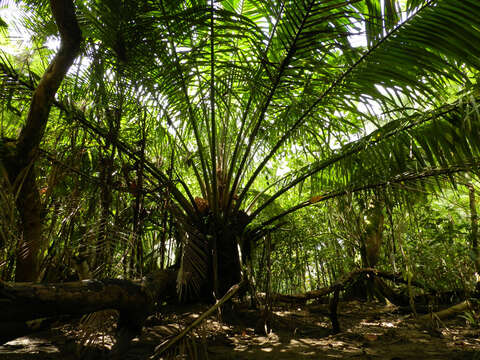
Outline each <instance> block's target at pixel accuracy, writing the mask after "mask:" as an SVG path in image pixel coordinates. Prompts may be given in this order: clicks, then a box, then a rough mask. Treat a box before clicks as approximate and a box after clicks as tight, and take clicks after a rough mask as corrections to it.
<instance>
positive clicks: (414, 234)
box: [0, 0, 480, 291]
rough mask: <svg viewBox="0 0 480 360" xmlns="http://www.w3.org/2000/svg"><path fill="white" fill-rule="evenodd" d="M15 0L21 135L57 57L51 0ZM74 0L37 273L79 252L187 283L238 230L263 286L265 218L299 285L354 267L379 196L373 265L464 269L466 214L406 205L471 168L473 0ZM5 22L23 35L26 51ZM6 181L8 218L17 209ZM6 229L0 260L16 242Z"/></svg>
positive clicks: (6, 106)
mask: <svg viewBox="0 0 480 360" xmlns="http://www.w3.org/2000/svg"><path fill="white" fill-rule="evenodd" d="M24 4H25V6H26V7H27V6H30V8H31V9H34V10H30V11H25V12H24V13H23V14H22V17H21V19H19V20H17V23H16V24H9V28H8V30H9V31H10V36H11V38H8V36H7V35H5V34H3V33H2V34H0V36H2V44H6V46H3V45H2V49H1V52H0V80H1V81H0V87H1V91H0V124H1V136H2V138H11V139H15V138H16V136H17V135H18V131H19V129H20V128H21V126H22V124H23V121H24V119H25V118H26V114H27V112H28V109H29V103H30V99H31V95H32V92H33V91H34V90H35V87H36V86H37V84H38V80H39V79H40V77H41V76H42V74H43V72H44V71H45V69H46V68H47V66H48V63H49V61H50V59H51V58H52V56H53V55H54V51H53V50H51V48H52V47H53V46H52V45H51V44H52V41H53V40H54V39H55V38H56V33H57V29H56V27H55V26H54V22H53V19H52V17H51V12H50V9H49V7H48V6H47V5H46V2H41V4H39V3H38V2H36V1H26V2H25V3H24ZM75 4H76V7H77V16H78V19H79V23H80V26H81V28H82V32H83V36H84V38H85V42H84V45H83V48H82V53H81V56H80V57H79V58H78V59H77V60H76V62H75V64H74V66H73V67H72V68H71V71H70V72H69V74H68V76H67V78H66V79H65V81H64V82H63V83H62V88H61V89H60V91H59V93H58V94H57V97H56V101H55V103H54V110H53V111H52V112H51V114H50V119H49V122H48V125H47V131H46V135H45V137H44V138H43V142H42V145H41V151H40V155H39V157H40V158H39V160H38V165H39V171H38V183H39V190H40V192H41V196H42V203H43V205H44V214H45V218H44V225H45V226H44V229H45V231H44V236H45V238H46V241H45V246H44V247H43V250H42V252H43V254H42V255H43V258H44V259H45V261H44V268H45V269H48V268H54V267H55V266H61V264H65V266H66V267H67V268H71V264H73V262H74V261H76V260H75V259H77V258H84V257H90V260H89V265H90V270H91V271H92V273H93V274H94V275H98V276H103V275H123V276H138V275H140V274H142V273H143V272H144V271H147V270H148V271H150V270H153V269H154V268H156V267H164V266H166V265H167V264H168V265H170V264H171V262H173V261H177V260H178V258H182V257H183V260H184V261H183V262H182V264H184V265H185V264H190V265H188V266H187V265H185V266H182V272H183V278H182V277H180V279H181V281H186V279H187V278H188V279H190V280H191V281H193V282H194V283H195V284H196V285H198V284H201V281H202V280H205V277H207V276H209V273H211V272H212V271H213V270H210V268H211V267H212V264H211V259H209V256H210V255H209V254H211V253H212V252H211V251H210V250H209V249H206V248H205V246H206V245H205V244H207V243H208V244H210V243H211V241H210V240H211V239H212V238H215V237H216V236H219V239H216V241H227V240H225V239H223V238H221V236H220V235H218V234H225V233H226V232H227V231H226V230H230V229H232V228H234V229H235V231H236V232H235V234H234V235H233V236H232V238H233V239H235V240H234V241H238V242H239V243H242V242H243V241H245V239H246V240H247V242H250V241H251V242H253V243H254V246H253V248H254V253H253V260H254V263H255V264H256V270H257V276H258V278H259V282H260V283H262V280H261V279H262V273H263V272H264V263H262V262H263V261H264V254H263V243H262V239H263V237H264V236H265V234H268V233H271V232H272V231H274V230H277V231H276V232H274V233H273V237H274V244H275V253H274V255H273V256H274V262H273V269H274V271H275V273H277V274H279V275H278V277H277V278H276V280H275V281H276V283H275V284H274V288H276V289H278V290H281V291H304V290H307V289H310V288H314V287H319V286H325V285H327V284H329V283H332V282H333V281H335V280H336V279H337V278H338V277H339V276H341V275H342V274H344V273H346V272H348V271H349V270H351V269H352V268H353V267H356V266H360V262H359V252H360V247H361V246H360V243H359V241H360V240H359V239H360V235H361V233H362V231H364V230H365V226H364V225H362V222H361V219H362V218H363V215H364V211H365V209H366V208H367V205H366V204H368V202H369V201H370V200H371V199H372V198H374V197H375V196H380V197H382V198H383V199H384V200H385V204H386V210H385V215H388V211H390V214H389V216H390V221H389V222H388V221H386V224H385V230H384V231H385V235H384V237H385V244H386V246H385V248H384V253H383V254H384V258H383V262H382V263H381V265H380V266H383V267H385V268H387V269H393V270H399V269H401V270H403V271H407V270H408V271H410V272H411V271H413V272H414V273H415V274H414V275H415V276H424V277H425V278H424V279H423V280H425V281H426V282H428V281H434V282H435V284H436V285H439V286H445V287H450V286H467V285H470V284H469V283H468V282H469V281H470V280H468V279H469V278H470V277H471V275H472V274H471V271H470V270H468V266H469V265H471V260H470V258H469V255H468V254H469V248H468V241H467V235H468V232H469V226H470V223H469V220H468V214H467V213H466V212H458V213H456V212H454V209H458V207H457V206H455V207H453V208H451V209H449V206H450V205H448V204H441V206H440V205H439V206H438V207H435V206H434V205H429V206H428V207H422V206H421V205H420V204H419V202H421V201H430V200H431V199H432V196H433V195H432V194H433V193H437V192H441V191H445V189H446V188H447V187H449V186H450V185H456V184H457V183H458V178H457V174H459V173H465V172H471V173H477V172H478V164H479V152H480V140H479V139H480V138H479V137H478V134H479V131H480V112H479V111H478V94H479V92H478V82H477V81H478V70H479V66H480V57H479V55H478V54H477V53H476V52H475V51H472V49H475V48H478V47H479V45H480V29H479V28H478V26H477V19H478V18H479V17H480V5H479V4H478V2H477V1H475V0H468V1H461V2H458V1H454V0H438V1H418V0H416V1H407V2H398V1H395V0H387V1H380V0H361V1H360V0H358V1H356V0H355V1H341V0H328V1H313V0H301V1H298V0H297V1H291V0H288V1H273V0H269V1H256V0H244V1H233V0H224V1H200V0H199V1H177V2H172V1H158V2H152V1H137V2H132V1H130V2H128V1H126V2H125V1H124V2H120V1H115V0H108V1H89V0H85V1H76V2H75ZM32 5H35V7H32ZM1 21H2V22H0V27H4V25H5V24H3V20H1ZM15 28H17V30H18V29H20V30H21V31H24V32H26V33H27V32H28V31H31V32H32V34H33V35H32V37H31V42H30V43H29V44H27V43H26V44H24V51H22V53H14V52H12V51H11V47H12V44H13V41H14V39H13V37H14V34H15ZM22 29H23V30H22ZM27 30H28V31H27ZM355 39H357V40H358V39H361V40H362V44H364V45H365V46H363V45H360V46H359V45H358V44H356V41H355ZM2 144H6V143H5V142H4V141H3V140H2V141H1V142H0V145H2ZM2 146H3V145H2ZM2 157H3V155H2ZM432 179H435V180H432ZM3 189H5V187H2V192H1V193H0V196H2V197H1V199H2V200H1V203H2V204H3V205H4V206H3V208H5V209H9V211H8V216H7V215H2V216H1V219H2V221H6V222H10V223H16V222H18V219H17V218H16V215H12V214H14V211H13V210H12V209H13V203H14V196H13V197H12V194H11V193H9V192H8V191H4V190H3ZM461 191H463V190H461ZM352 194H354V195H352ZM462 196H463V197H464V194H463V195H462ZM462 201H463V205H465V199H464V200H462ZM200 203H201V204H203V205H204V209H203V210H202V209H200V208H199V204H200ZM405 209H409V211H408V216H405ZM410 209H413V210H414V211H412V210H410ZM446 209H449V210H446ZM387 210H388V211H387ZM447 211H448V214H447ZM205 213H208V216H206V215H205ZM246 213H248V215H249V217H248V219H247V220H245V221H244V222H241V221H240V220H239V219H241V216H243V215H245V214H246ZM236 226H238V228H237V227H236ZM0 229H3V227H2V228H0ZM3 234H4V232H3V233H2V235H3ZM387 234H391V235H388V236H387ZM8 237H11V236H10V235H8ZM389 237H390V238H389ZM3 238H5V239H6V238H7V237H6V235H5V236H3ZM3 238H2V239H3ZM238 239H241V240H238ZM2 241H3V243H4V244H7V243H8V244H9V245H8V246H7V250H6V251H4V252H3V253H2V255H1V256H2V257H1V258H0V261H5V259H6V258H7V253H9V252H12V251H14V247H15V245H14V242H12V241H11V240H9V241H10V242H7V240H4V239H3V240H2ZM228 241H230V240H228ZM12 249H13V250H12ZM192 249H193V251H190V250H192ZM175 254H176V255H175ZM185 254H187V255H185ZM188 254H190V255H188ZM292 254H295V255H294V256H292ZM185 257H191V258H189V259H185ZM455 257H457V258H461V259H463V260H462V261H463V262H462V263H461V271H459V272H457V273H456V274H455V273H454V271H453V270H452V269H455V268H456V267H455V264H456V263H455V260H454V259H455ZM102 259H103V260H105V261H103V260H102ZM440 259H441V260H442V261H443V263H442V261H440ZM169 261H170V263H169ZM392 264H395V265H392ZM457 264H458V261H457ZM187 267H189V268H187ZM442 271H448V272H449V273H448V276H447V277H446V279H447V278H448V280H444V279H443V278H442V277H441V276H440V275H439V274H443V272H442ZM47 272H48V271H47ZM65 272H66V274H63V275H65V277H66V276H70V275H72V274H71V273H72V271H71V269H70V270H68V269H67V270H65ZM51 273H52V275H51V276H52V278H55V276H57V277H61V276H59V275H58V274H57V275H54V273H55V271H52V272H51ZM420 274H424V275H420ZM47 275H48V274H47ZM9 276H10V275H9ZM49 276H50V275H49ZM46 277H48V276H46ZM288 279H292V280H288ZM262 286H263V285H262ZM196 287H197V288H198V287H199V286H196Z"/></svg>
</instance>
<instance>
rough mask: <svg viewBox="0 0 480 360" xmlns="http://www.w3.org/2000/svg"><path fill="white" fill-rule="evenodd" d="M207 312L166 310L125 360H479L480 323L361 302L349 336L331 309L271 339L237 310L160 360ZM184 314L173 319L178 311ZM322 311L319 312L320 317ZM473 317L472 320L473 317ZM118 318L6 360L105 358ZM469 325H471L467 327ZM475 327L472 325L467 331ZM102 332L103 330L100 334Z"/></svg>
mask: <svg viewBox="0 0 480 360" xmlns="http://www.w3.org/2000/svg"><path fill="white" fill-rule="evenodd" d="M207 308H208V307H207V306H206V305H194V306H189V307H188V308H185V307H183V308H181V309H183V312H181V313H180V312H178V310H179V308H177V309H172V308H164V309H163V311H162V313H163V314H166V313H168V314H169V315H162V314H161V313H158V314H156V315H154V316H152V317H151V318H149V320H148V321H147V326H146V327H145V329H144V331H143V334H142V335H141V336H140V337H139V338H136V339H134V341H133V344H132V347H131V349H130V350H129V351H128V352H127V353H125V354H122V357H121V358H122V359H131V360H140V359H150V358H151V359H153V358H155V359H210V360H220V359H240V360H242V359H253V360H255V359H275V360H280V359H358V360H374V359H375V360H376V359H382V360H383V359H385V360H407V359H408V360H410V359H411V360H416V359H427V360H434V359H435V360H440V359H442V360H443V359H445V360H451V359H453V360H456V359H458V360H460V359H461V360H470V359H472V360H477V359H478V360H480V338H479V335H480V324H479V323H476V324H475V321H473V320H475V319H474V317H473V316H463V317H457V318H455V319H451V320H448V321H444V322H440V321H435V324H433V323H429V324H426V325H419V324H418V323H417V322H416V321H415V319H414V317H413V316H412V315H404V314H400V313H398V311H397V310H396V308H395V307H393V306H389V305H384V304H379V303H361V302H357V301H352V302H345V303H341V304H340V307H339V321H340V325H341V328H342V331H341V332H340V333H338V334H335V335H332V334H331V332H330V321H329V319H328V316H327V308H326V306H325V307H324V308H322V306H320V307H318V306H317V307H316V308H315V309H313V308H310V309H309V308H308V307H307V308H303V309H302V308H291V309H274V314H273V318H272V330H271V332H270V333H269V335H263V336H261V335H258V334H256V333H255V331H254V327H255V324H256V323H258V319H259V318H260V315H259V313H258V312H257V311H254V310H248V309H246V308H243V309H242V310H240V309H239V310H237V312H236V316H235V319H234V321H233V323H234V324H235V325H227V324H225V323H221V322H219V321H217V317H216V316H212V317H211V318H210V319H208V320H207V321H206V322H204V323H203V324H202V325H201V326H200V327H199V328H197V329H196V330H195V331H194V332H193V334H191V335H189V336H188V337H187V338H184V339H183V340H182V341H181V342H180V343H179V344H178V345H177V346H176V347H175V348H174V349H172V350H170V351H169V352H168V353H166V354H163V355H160V356H153V357H151V356H152V355H153V354H154V353H155V347H156V346H158V345H159V344H161V343H162V342H163V341H165V340H166V339H167V338H168V337H169V336H171V335H173V334H175V333H176V332H177V331H178V330H180V329H182V328H183V326H185V325H186V324H188V323H190V322H192V321H193V320H194V319H195V318H197V317H198V316H199V315H200V314H201V313H202V312H203V311H205V310H206V309H207ZM174 310H175V311H177V313H176V314H173V313H172V312H171V311H174ZM313 310H315V311H313ZM472 315H473V314H472ZM114 317H115V316H114V313H112V312H102V313H97V314H95V315H93V316H90V317H89V318H86V319H83V320H82V321H81V322H77V323H76V324H58V325H57V326H55V327H54V328H52V329H51V330H49V331H45V332H41V333H38V334H35V335H31V336H29V337H23V338H19V339H16V340H15V341H11V342H9V343H7V344H5V345H4V346H0V359H1V360H14V359H15V360H20V359H21V360H37V359H40V360H42V359H52V360H57V359H62V360H70V359H71V360H74V359H79V358H81V359H88V360H90V359H92V360H93V359H101V358H104V357H105V354H107V353H108V351H107V350H108V349H110V348H111V346H112V337H111V335H109V334H112V333H113V324H114ZM467 320H470V321H467ZM468 322H469V324H467V323H468ZM99 330H100V331H99Z"/></svg>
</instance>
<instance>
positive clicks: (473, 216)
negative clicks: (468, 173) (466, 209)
mask: <svg viewBox="0 0 480 360" xmlns="http://www.w3.org/2000/svg"><path fill="white" fill-rule="evenodd" d="M467 188H468V194H469V200H470V224H471V230H470V239H471V244H472V251H473V256H474V257H475V258H474V264H475V272H476V273H477V274H480V251H479V249H478V215H477V203H476V200H475V188H474V187H473V185H472V184H470V183H468V184H467Z"/></svg>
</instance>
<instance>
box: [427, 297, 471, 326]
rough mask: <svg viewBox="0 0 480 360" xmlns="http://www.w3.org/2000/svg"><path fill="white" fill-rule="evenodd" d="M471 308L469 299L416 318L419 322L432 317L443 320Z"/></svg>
mask: <svg viewBox="0 0 480 360" xmlns="http://www.w3.org/2000/svg"><path fill="white" fill-rule="evenodd" d="M472 308H473V304H472V303H471V302H470V301H469V300H465V301H462V302H461V303H459V304H456V305H453V306H450V307H449V308H447V309H443V310H440V311H437V312H434V313H430V314H426V315H422V316H420V317H419V318H418V321H419V322H430V321H432V320H434V319H438V320H443V319H448V318H450V317H454V316H457V315H458V314H460V313H463V312H465V311H467V310H471V309H472Z"/></svg>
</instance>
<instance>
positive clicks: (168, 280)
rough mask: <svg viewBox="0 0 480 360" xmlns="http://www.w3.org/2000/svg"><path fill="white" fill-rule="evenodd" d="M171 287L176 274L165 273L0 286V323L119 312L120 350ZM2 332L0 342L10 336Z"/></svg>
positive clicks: (169, 291) (170, 294)
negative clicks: (106, 311) (127, 278)
mask: <svg viewBox="0 0 480 360" xmlns="http://www.w3.org/2000/svg"><path fill="white" fill-rule="evenodd" d="M175 285H176V272H174V271H168V270H165V271H159V272H157V273H155V274H153V275H151V276H148V277H145V278H144V279H141V280H121V279H104V280H82V281H75V282H67V283H56V284H36V283H5V282H0V322H1V323H11V324H13V323H22V322H27V321H29V320H33V319H39V318H56V317H59V316H63V315H74V316H80V315H84V314H88V313H92V312H96V311H100V310H106V309H114V310H118V312H119V319H118V326H117V334H116V337H117V344H116V347H120V348H123V347H124V346H125V344H126V343H128V342H129V341H130V340H131V338H133V337H134V336H135V335H137V334H139V333H140V332H141V330H142V327H143V323H144V321H145V319H146V317H147V316H148V314H149V313H150V312H151V311H153V309H154V305H155V303H156V302H157V301H163V300H164V299H166V298H167V297H170V296H175V294H176V290H175ZM16 329H18V331H17V333H18V334H20V336H22V334H21V333H22V331H23V332H27V331H29V330H35V329H34V328H32V327H31V326H26V325H21V324H19V325H18V326H16ZM22 329H23V330H22ZM2 330H5V331H7V332H8V328H5V326H3V327H0V339H4V341H5V339H7V338H9V337H11V334H8V333H6V334H2ZM23 335H25V334H23ZM10 340H11V339H10ZM7 341H8V340H7Z"/></svg>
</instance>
